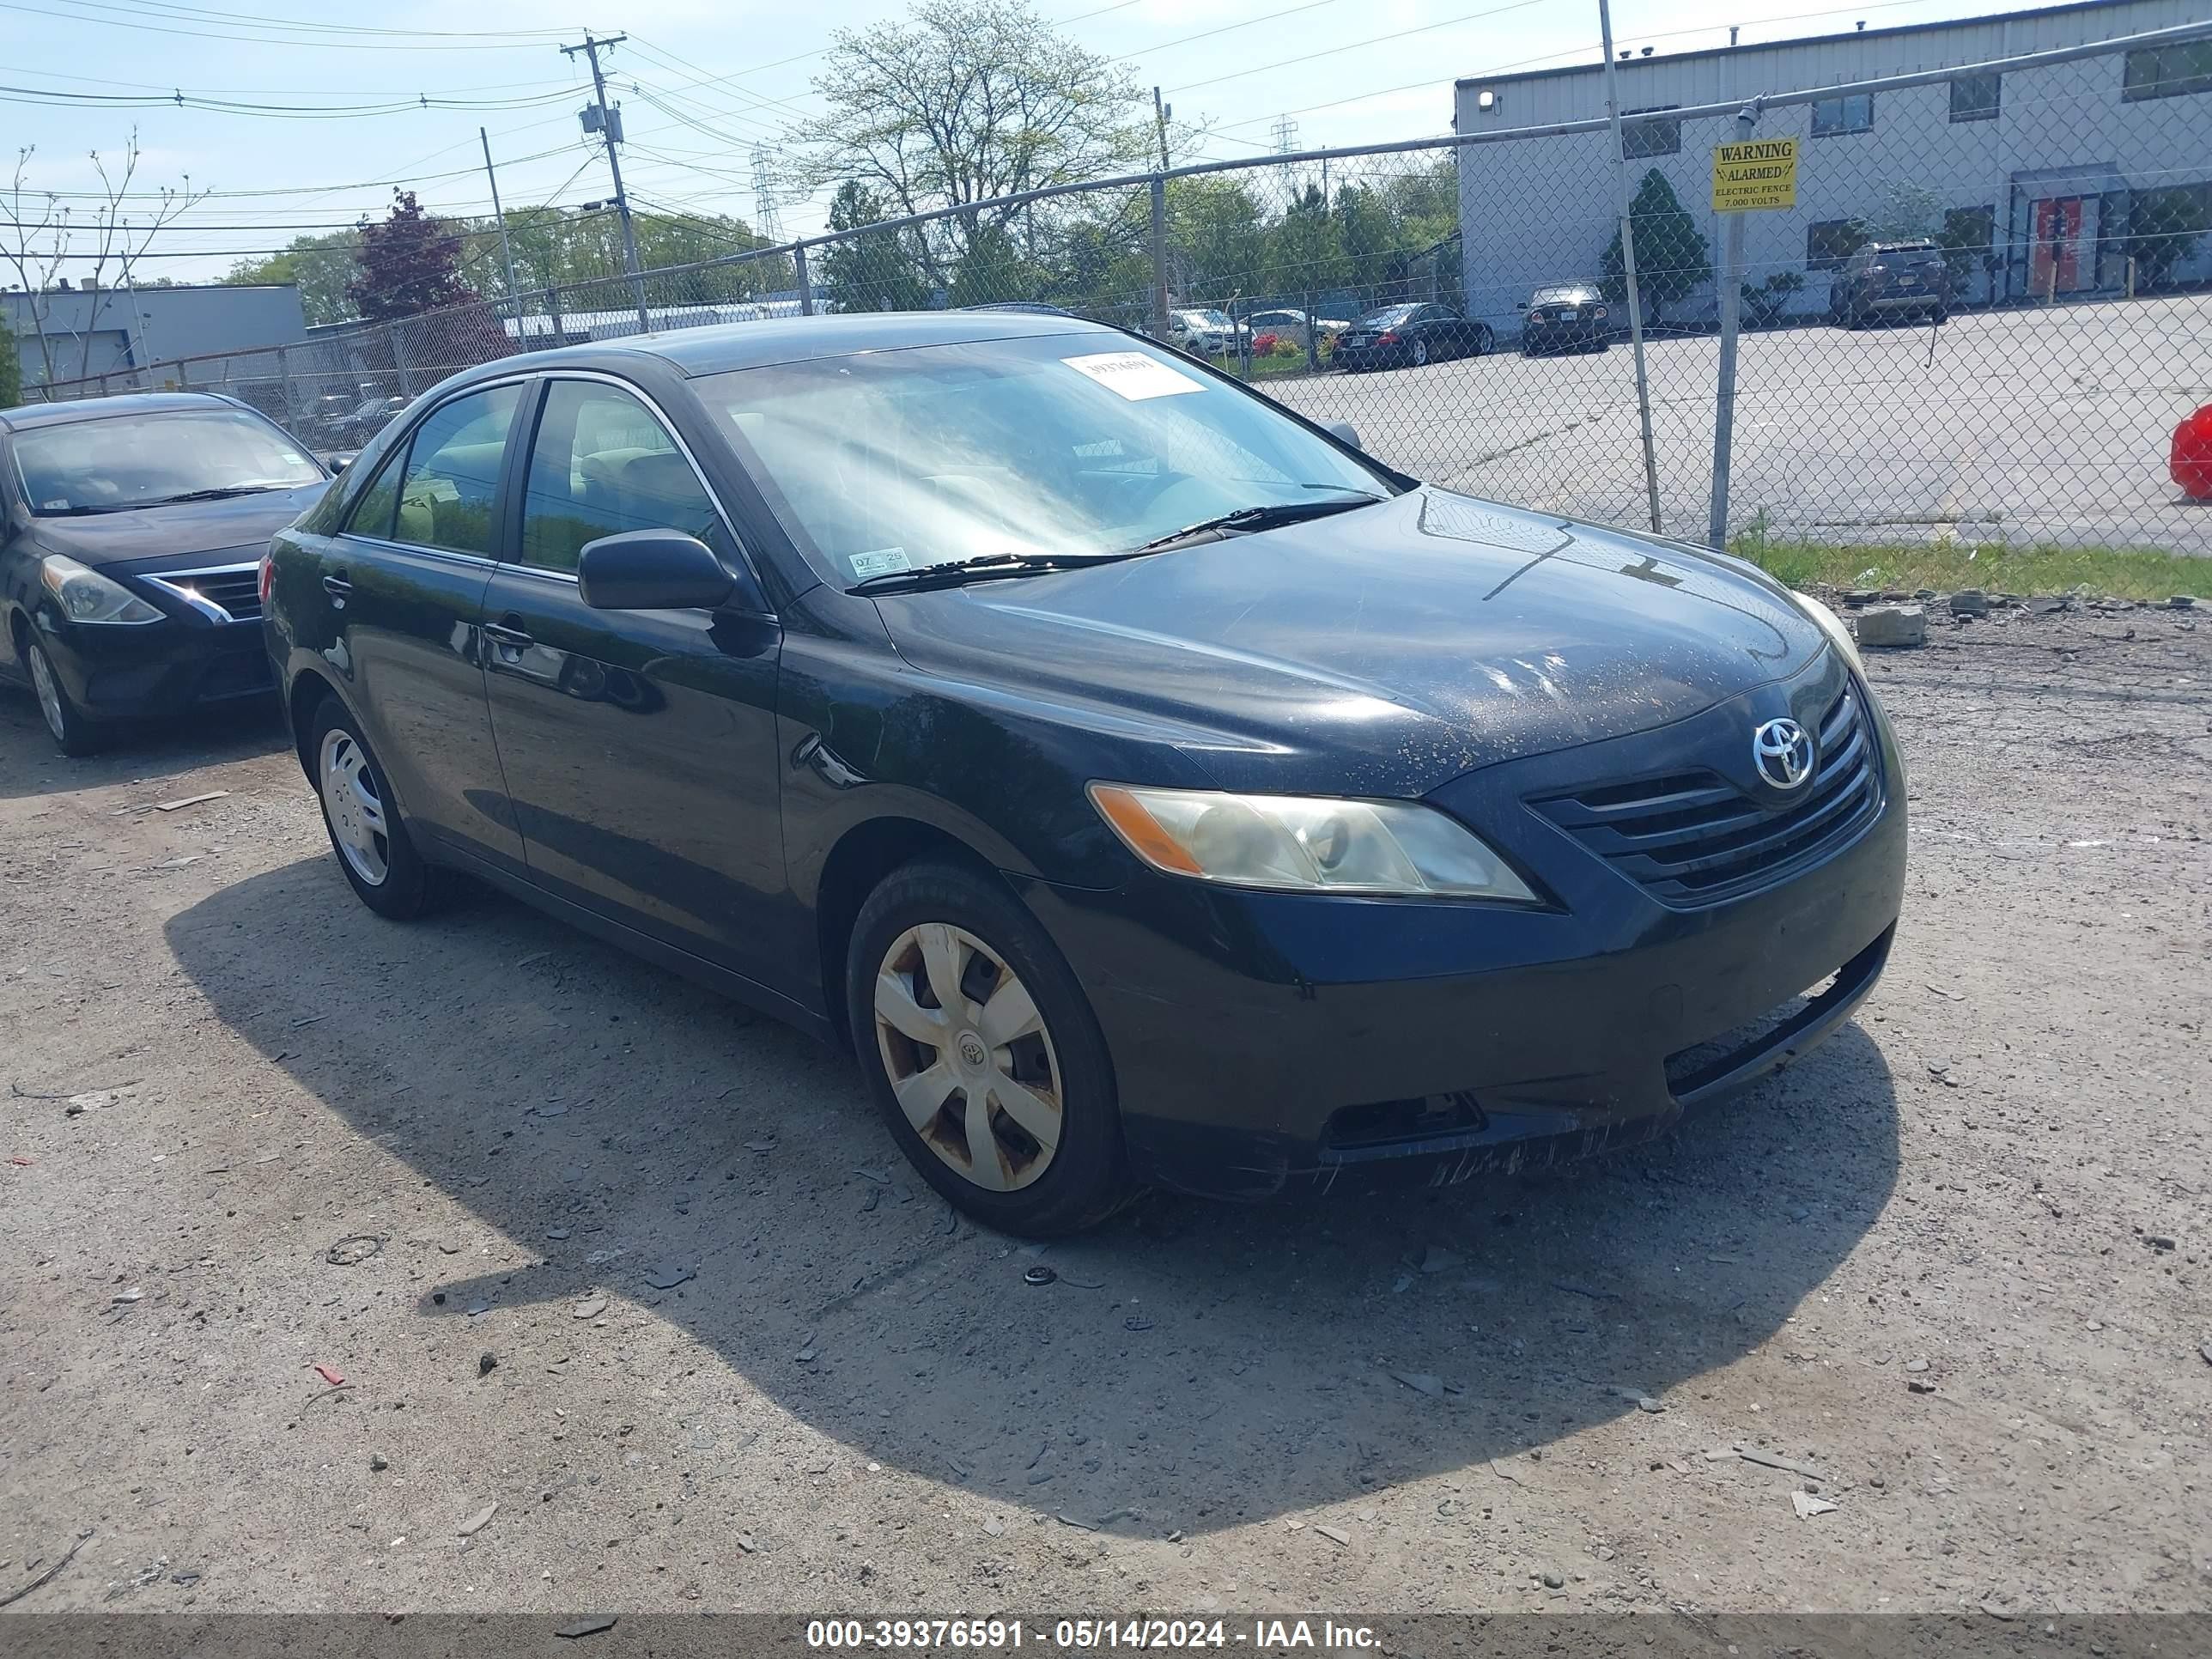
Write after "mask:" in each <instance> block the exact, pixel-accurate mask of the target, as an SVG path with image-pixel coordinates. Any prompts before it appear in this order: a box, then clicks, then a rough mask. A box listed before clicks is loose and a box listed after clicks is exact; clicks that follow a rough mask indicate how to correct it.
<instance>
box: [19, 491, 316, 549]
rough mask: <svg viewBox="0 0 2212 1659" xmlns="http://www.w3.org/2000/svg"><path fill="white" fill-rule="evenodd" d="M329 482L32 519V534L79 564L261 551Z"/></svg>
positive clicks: (310, 503) (37, 540)
mask: <svg viewBox="0 0 2212 1659" xmlns="http://www.w3.org/2000/svg"><path fill="white" fill-rule="evenodd" d="M329 487H330V486H329V485H328V484H325V483H312V484H302V485H301V486H300V487H299V488H298V489H271V490H267V491H264V493H262V494H260V495H235V496H233V497H232V498H231V499H230V500H228V501H183V502H179V504H178V505H177V506H175V507H140V508H138V509H137V510H136V511H135V512H130V513H94V514H92V515H91V516H89V517H88V518H82V519H33V520H31V539H32V540H33V542H34V543H36V544H37V545H38V546H39V547H40V550H43V551H45V552H48V553H62V554H66V555H67V556H69V557H70V558H72V559H75V560H76V561H77V562H78V563H80V564H88V565H94V566H99V565H106V564H123V563H127V562H130V561H131V560H135V559H148V558H154V557H156V556H173V557H176V558H179V559H189V558H191V557H194V556H197V555H199V554H202V553H216V552H224V551H228V550H230V549H232V548H237V547H252V548H253V549H254V550H255V552H256V554H257V556H258V552H259V550H260V549H261V548H262V547H263V546H264V545H265V544H267V542H268V540H269V538H270V537H271V536H274V535H275V534H276V532H278V531H280V530H282V529H283V527H284V526H286V525H288V524H289V523H291V522H292V520H295V519H296V518H298V517H299V516H300V515H301V513H305V512H306V511H307V509H308V508H309V507H313V505H314V504H315V503H316V501H319V500H320V499H321V497H322V493H323V491H324V490H325V489H328V488H329Z"/></svg>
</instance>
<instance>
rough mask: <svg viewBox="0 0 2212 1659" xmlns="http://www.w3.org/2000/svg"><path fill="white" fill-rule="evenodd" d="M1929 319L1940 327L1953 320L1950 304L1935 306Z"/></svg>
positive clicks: (1929, 314) (1930, 312)
mask: <svg viewBox="0 0 2212 1659" xmlns="http://www.w3.org/2000/svg"><path fill="white" fill-rule="evenodd" d="M1928 320H1929V322H1931V323H1933V324H1935V325H1936V326H1937V327H1938V328H1941V327H1942V325H1944V324H1945V323H1948V321H1950V320H1951V307H1948V306H1936V307H1934V308H1933V309H1931V310H1930V311H1929V313H1928Z"/></svg>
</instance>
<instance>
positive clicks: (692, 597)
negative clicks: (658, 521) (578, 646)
mask: <svg viewBox="0 0 2212 1659" xmlns="http://www.w3.org/2000/svg"><path fill="white" fill-rule="evenodd" d="M576 587H577V591H578V592H580V593H581V594H582V596H583V600H584V603H585V604H586V605H590V606H591V607H592V609H593V610H594V611H713V610H716V609H718V608H720V606H722V605H726V604H727V603H729V599H730V595H731V594H732V592H734V591H735V590H736V587H737V583H736V582H735V581H734V580H732V579H731V576H730V573H729V572H728V571H726V570H725V569H723V568H722V562H721V561H720V559H718V558H716V557H715V556H714V551H713V550H712V549H710V548H709V547H708V545H707V544H706V543H704V542H702V541H701V540H700V539H699V538H697V537H696V536H687V535H685V534H684V532H682V531H680V530H629V531H624V532H623V533H622V534H621V535H619V536H602V537H600V538H599V540H597V541H595V542H586V543H585V544H584V550H583V552H582V553H581V554H580V555H579V556H578V557H577V560H576Z"/></svg>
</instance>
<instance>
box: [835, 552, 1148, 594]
mask: <svg viewBox="0 0 2212 1659" xmlns="http://www.w3.org/2000/svg"><path fill="white" fill-rule="evenodd" d="M1129 556H1130V555H1129V554H1127V553H979V554H977V555H976V556H975V557H974V558H972V559H953V560H951V561H950V562H946V563H944V564H926V565H923V566H922V567H921V568H920V569H918V570H886V571H884V572H883V573H881V574H878V575H874V576H866V577H863V578H862V579H861V580H859V581H857V582H855V583H854V584H853V586H852V588H851V589H850V591H851V592H854V593H881V592H885V591H887V590H895V589H908V590H913V589H918V588H924V587H952V586H957V585H958V584H960V583H962V582H969V581H981V580H988V579H989V578H991V577H994V576H1036V575H1042V574H1044V573H1045V572H1046V571H1048V570H1073V568H1075V567H1076V566H1078V565H1084V564H1100V563H1103V562H1108V561H1110V560H1113V559H1117V558H1127V557H1129Z"/></svg>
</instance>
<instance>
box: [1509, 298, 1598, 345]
mask: <svg viewBox="0 0 2212 1659" xmlns="http://www.w3.org/2000/svg"><path fill="white" fill-rule="evenodd" d="M1515 309H1516V310H1518V311H1521V312H1522V313H1525V315H1524V316H1523V318H1522V324H1521V355H1522V356H1524V357H1543V356H1551V355H1553V354H1554V353H1557V352H1563V351H1602V350H1604V349H1605V340H1606V332H1607V329H1608V328H1610V327H1611V324H1610V322H1609V321H1608V320H1607V319H1609V318H1610V317H1611V315H1612V308H1611V307H1608V306H1607V304H1606V302H1605V295H1604V294H1603V293H1601V291H1600V290H1599V289H1598V286H1597V284H1596V283H1555V284H1553V286H1551V287H1549V288H1540V289H1537V290H1536V291H1535V292H1534V294H1532V295H1529V296H1528V299H1527V300H1525V301H1522V303H1521V304H1520V305H1519V306H1517V307H1515Z"/></svg>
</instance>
